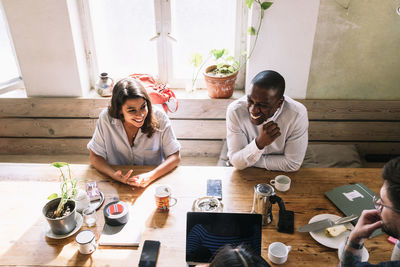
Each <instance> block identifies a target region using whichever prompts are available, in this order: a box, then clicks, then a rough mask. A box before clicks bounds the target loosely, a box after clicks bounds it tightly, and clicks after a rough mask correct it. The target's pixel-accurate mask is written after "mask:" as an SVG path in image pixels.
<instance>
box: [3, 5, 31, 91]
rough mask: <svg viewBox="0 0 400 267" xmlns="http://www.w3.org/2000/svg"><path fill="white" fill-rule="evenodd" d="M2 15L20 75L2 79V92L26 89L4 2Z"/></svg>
mask: <svg viewBox="0 0 400 267" xmlns="http://www.w3.org/2000/svg"><path fill="white" fill-rule="evenodd" d="M0 15H1V16H2V17H3V20H4V24H5V28H6V29H5V30H6V34H7V35H8V39H9V41H10V46H11V50H12V53H13V56H14V60H15V64H16V67H17V69H18V73H19V75H18V76H15V77H12V78H11V79H9V80H6V81H0V94H4V93H7V92H10V91H13V90H16V89H20V88H24V89H25V85H24V82H23V80H22V77H21V69H20V67H19V62H18V58H17V55H16V53H15V47H14V42H13V40H12V36H11V34H10V27H9V25H8V21H7V16H6V13H5V12H4V8H3V4H2V3H1V2H0Z"/></svg>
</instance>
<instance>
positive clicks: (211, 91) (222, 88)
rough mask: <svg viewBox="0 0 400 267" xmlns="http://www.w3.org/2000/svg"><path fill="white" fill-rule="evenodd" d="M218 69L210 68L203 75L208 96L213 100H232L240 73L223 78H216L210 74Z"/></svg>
mask: <svg viewBox="0 0 400 267" xmlns="http://www.w3.org/2000/svg"><path fill="white" fill-rule="evenodd" d="M216 67H217V66H216V65H212V66H209V67H207V68H206V70H205V71H204V73H203V75H204V79H205V80H206V86H207V91H208V95H209V96H210V97H211V98H230V97H231V96H232V95H233V89H234V88H235V81H236V78H237V75H238V72H235V73H233V74H230V75H227V76H222V77H215V76H213V75H212V74H208V72H210V71H212V70H213V69H215V68H216Z"/></svg>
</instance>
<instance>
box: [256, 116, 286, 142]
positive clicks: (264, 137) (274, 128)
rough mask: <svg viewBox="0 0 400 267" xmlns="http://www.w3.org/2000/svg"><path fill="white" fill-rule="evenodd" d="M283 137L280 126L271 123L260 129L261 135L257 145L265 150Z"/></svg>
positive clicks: (257, 139)
mask: <svg viewBox="0 0 400 267" xmlns="http://www.w3.org/2000/svg"><path fill="white" fill-rule="evenodd" d="M280 135H281V132H280V129H279V127H278V124H277V123H275V122H273V121H270V122H268V123H266V124H265V125H263V127H261V128H260V133H259V134H258V137H257V138H256V145H257V147H258V149H263V148H264V147H266V146H268V145H270V144H271V143H272V142H274V141H275V140H276V138H278V137H279V136H280Z"/></svg>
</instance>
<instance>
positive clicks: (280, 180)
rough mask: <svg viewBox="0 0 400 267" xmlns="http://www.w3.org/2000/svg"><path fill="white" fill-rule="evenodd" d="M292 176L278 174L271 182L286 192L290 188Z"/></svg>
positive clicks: (277, 188)
mask: <svg viewBox="0 0 400 267" xmlns="http://www.w3.org/2000/svg"><path fill="white" fill-rule="evenodd" d="M290 182H291V180H290V178H289V177H288V176H286V175H278V176H276V177H275V179H272V180H271V181H270V184H272V185H273V186H274V187H275V189H276V190H278V191H281V192H285V191H288V190H289V188H290Z"/></svg>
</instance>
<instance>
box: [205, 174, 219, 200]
mask: <svg viewBox="0 0 400 267" xmlns="http://www.w3.org/2000/svg"><path fill="white" fill-rule="evenodd" d="M207 196H210V197H216V198H218V199H219V200H221V199H222V181H221V180H220V179H208V180H207Z"/></svg>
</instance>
